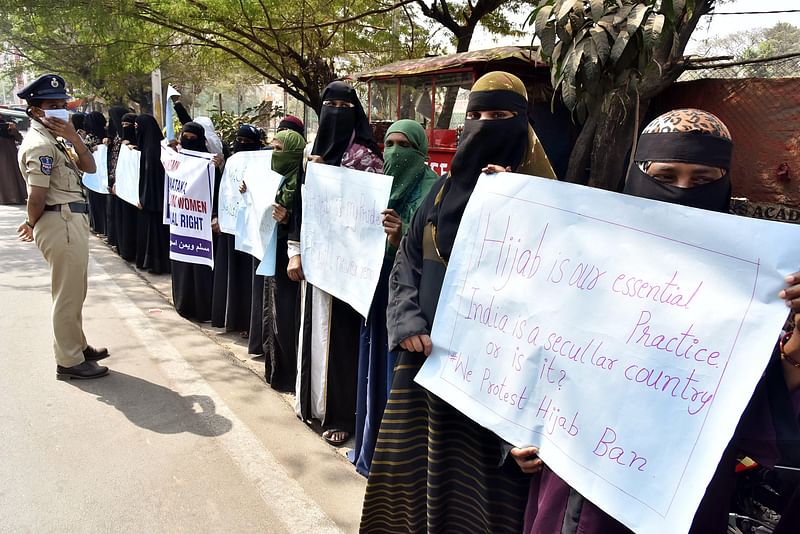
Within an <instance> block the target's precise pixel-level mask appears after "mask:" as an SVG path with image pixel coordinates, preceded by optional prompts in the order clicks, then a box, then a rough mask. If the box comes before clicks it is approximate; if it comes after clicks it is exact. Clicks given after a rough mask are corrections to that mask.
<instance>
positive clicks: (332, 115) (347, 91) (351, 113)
mask: <svg viewBox="0 0 800 534" xmlns="http://www.w3.org/2000/svg"><path fill="white" fill-rule="evenodd" d="M326 100H344V101H346V102H350V103H351V104H353V107H352V108H335V107H331V106H322V111H321V112H320V114H319V130H318V131H317V137H316V140H315V141H314V150H312V151H311V153H312V154H315V155H317V156H322V159H323V160H324V161H325V163H327V164H328V165H336V166H338V165H340V164H341V163H342V156H344V152H345V150H347V147H348V146H349V145H350V140H351V138H352V137H353V134H354V133H355V139H354V140H355V142H356V143H359V144H361V145H364V146H365V147H367V148H368V149H369V150H370V151H372V153H373V154H375V155H376V156H378V157H381V150H380V148H379V147H378V143H376V142H375V138H374V137H373V135H372V128H371V127H370V125H369V120H368V119H367V115H366V113H364V108H363V107H362V106H361V101H360V100H359V99H358V95H357V94H356V90H355V89H353V88H352V87H351V86H350V85H347V84H346V83H344V82H339V81H337V82H331V83H329V84H328V86H327V87H326V88H325V90H324V91H323V92H322V101H323V102H324V101H326Z"/></svg>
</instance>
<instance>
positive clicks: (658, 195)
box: [624, 132, 733, 213]
mask: <svg viewBox="0 0 800 534" xmlns="http://www.w3.org/2000/svg"><path fill="white" fill-rule="evenodd" d="M732 149H733V143H732V142H731V141H730V140H728V139H724V138H722V137H719V136H717V135H712V134H707V133H703V132H666V133H651V134H642V136H641V137H640V140H639V145H638V147H637V149H636V156H635V157H634V162H635V164H634V165H632V166H631V170H630V173H629V174H628V179H627V180H626V182H625V190H624V192H625V193H626V194H628V195H633V196H637V197H642V198H649V199H652V200H660V201H662V202H669V203H672V204H680V205H682V206H689V207H692V208H700V209H705V210H710V211H718V212H722V213H728V211H729V209H730V203H731V179H730V172H729V171H728V169H729V167H730V161H731V152H732ZM646 162H679V163H693V164H698V165H708V166H711V167H719V168H722V169H724V170H725V171H726V172H725V174H724V175H723V176H722V178H720V179H718V180H715V181H713V182H710V183H707V184H703V185H698V186H695V187H689V188H684V187H676V186H674V185H670V184H665V183H662V182H659V181H658V180H656V179H655V178H653V177H652V176H650V175H649V174H647V173H646V172H644V171H643V170H642V169H641V168H640V166H639V164H640V163H646Z"/></svg>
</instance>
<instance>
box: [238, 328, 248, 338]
mask: <svg viewBox="0 0 800 534" xmlns="http://www.w3.org/2000/svg"><path fill="white" fill-rule="evenodd" d="M239 337H240V338H242V339H247V338H249V337H250V332H248V331H247V330H244V331H242V332H239Z"/></svg>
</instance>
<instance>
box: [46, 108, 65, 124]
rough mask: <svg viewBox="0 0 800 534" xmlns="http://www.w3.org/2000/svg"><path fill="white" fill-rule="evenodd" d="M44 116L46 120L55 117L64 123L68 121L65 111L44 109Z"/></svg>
mask: <svg viewBox="0 0 800 534" xmlns="http://www.w3.org/2000/svg"><path fill="white" fill-rule="evenodd" d="M44 116H45V117H47V118H48V119H51V118H53V117H55V118H56V119H61V120H62V121H64V122H67V121H69V111H67V110H66V109H46V110H44Z"/></svg>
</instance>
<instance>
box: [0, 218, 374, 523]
mask: <svg viewBox="0 0 800 534" xmlns="http://www.w3.org/2000/svg"><path fill="white" fill-rule="evenodd" d="M22 220H24V212H23V210H22V208H21V207H10V206H0V310H2V311H1V312H0V364H1V365H2V367H1V369H2V371H1V372H0V532H3V533H5V532H9V533H10V532H13V533H22V532H31V533H46V532H59V533H62V532H71V533H72V532H92V533H94V532H98V533H100V532H102V533H106V532H137V533H139V532H169V533H180V532H187V533H202V532H231V533H238V532H259V533H264V532H267V533H273V532H274V533H283V532H286V533H301V532H314V533H326V532H331V533H333V532H355V531H357V527H358V518H359V515H360V510H361V500H362V497H363V493H364V486H365V481H364V479H363V478H362V477H360V476H359V475H358V474H356V473H355V471H354V469H353V467H352V466H351V465H350V464H349V463H347V462H346V460H345V459H344V458H343V457H342V456H341V454H338V453H337V452H336V451H335V450H334V449H333V448H331V447H330V446H328V445H327V444H326V443H325V442H324V441H322V440H321V439H320V438H319V436H318V435H317V434H315V433H314V432H313V431H312V430H311V429H309V428H308V427H306V426H305V425H304V424H302V423H301V422H300V421H298V419H297V418H296V417H295V415H294V412H293V411H292V409H291V407H290V406H289V404H288V403H287V401H286V398H285V397H282V396H281V395H279V394H277V393H275V392H274V391H272V390H271V389H269V388H268V387H266V386H265V385H264V383H263V382H262V381H261V380H260V379H259V377H258V376H256V375H255V374H254V373H253V371H252V366H249V367H248V365H246V364H245V363H242V361H241V360H240V358H237V357H235V355H234V354H232V353H231V350H232V349H231V343H230V342H229V340H228V338H226V337H225V336H219V335H216V334H215V333H214V331H213V330H210V329H209V328H200V327H198V326H197V325H195V324H193V323H191V322H189V321H186V320H184V319H182V318H181V317H179V316H178V315H177V314H176V313H175V311H174V309H172V307H171V306H170V305H169V304H168V302H167V301H166V300H165V297H164V294H163V293H165V292H168V291H165V290H164V289H165V288H168V287H169V286H168V280H169V277H168V276H167V277H157V280H155V281H153V279H152V277H151V278H150V279H149V280H148V279H145V278H144V277H143V276H141V275H140V274H139V273H137V272H136V270H135V269H134V268H132V267H131V266H130V265H128V264H126V263H125V262H123V261H122V260H121V259H120V258H119V257H118V256H116V255H115V254H114V253H113V252H111V251H110V250H109V249H108V248H107V247H106V246H105V245H103V244H102V243H101V242H100V240H99V239H97V238H94V237H93V238H92V239H91V240H90V246H91V252H90V265H89V296H88V298H87V302H86V306H85V308H84V325H85V330H86V334H87V337H88V339H89V341H90V343H92V344H94V345H96V346H106V347H108V348H109V349H110V351H111V353H112V356H111V357H110V358H109V359H107V360H105V362H108V365H109V367H111V369H112V373H111V374H110V375H109V376H107V377H104V378H101V379H98V380H89V381H71V382H62V381H57V380H56V379H55V361H54V359H53V355H52V331H51V326H50V292H49V273H48V270H47V265H46V263H45V262H44V260H43V259H42V257H41V255H40V254H39V251H38V250H37V249H36V247H35V246H34V245H33V244H26V243H19V242H17V241H16V227H17V225H18V224H19V222H21V221H22ZM159 290H160V291H159ZM233 351H234V352H236V350H235V347H234V349H233ZM240 356H241V355H240Z"/></svg>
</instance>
